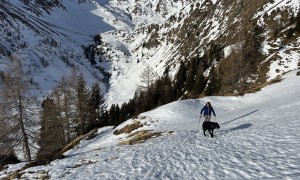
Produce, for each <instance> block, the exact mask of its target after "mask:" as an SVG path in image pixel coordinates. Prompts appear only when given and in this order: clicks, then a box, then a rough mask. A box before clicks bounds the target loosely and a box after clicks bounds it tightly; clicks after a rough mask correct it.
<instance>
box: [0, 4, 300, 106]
mask: <svg viewBox="0 0 300 180" xmlns="http://www.w3.org/2000/svg"><path fill="white" fill-rule="evenodd" d="M299 7H300V3H299V1H297V0H272V1H269V0H254V1H244V0H233V1H224V0H188V1H183V0H172V1H162V0H154V1H146V0H140V1H138V0H135V1H134V0H126V1H119V0H110V1H104V0H79V1H78V0H72V1H64V0H49V1H37V0H35V1H33V0H22V1H17V0H15V1H3V3H1V4H0V19H1V22H0V27H1V29H0V33H1V39H0V57H1V66H0V70H1V71H3V72H5V66H8V65H9V63H10V57H11V56H15V57H18V58H19V59H21V60H22V61H23V62H24V64H25V65H26V66H25V67H27V72H28V73H29V74H31V76H32V77H33V81H34V82H35V85H36V86H37V87H38V88H39V89H40V92H41V93H42V94H43V92H45V91H48V90H50V89H51V88H53V86H55V82H57V81H58V80H59V79H60V78H61V76H64V75H66V74H68V72H70V69H72V68H77V69H79V70H80V71H82V72H84V74H85V77H86V79H87V80H88V81H89V82H93V81H94V80H101V81H102V82H103V84H102V85H103V87H105V88H104V90H105V91H106V93H107V102H108V104H111V103H120V102H124V101H127V100H128V99H129V98H131V97H132V96H133V94H134V91H135V90H136V88H137V84H139V83H140V74H141V73H142V72H143V70H144V69H145V67H147V66H148V65H149V66H150V67H151V68H152V69H153V71H154V72H156V74H157V77H159V76H161V75H162V74H163V72H164V71H165V69H166V68H169V69H170V71H171V75H174V74H175V73H176V71H177V70H178V68H179V64H180V61H184V62H186V63H187V62H189V61H190V60H191V59H192V58H202V60H201V61H202V62H201V63H202V65H203V69H204V75H205V77H206V83H207V85H206V86H209V84H210V83H215V84H218V88H217V90H216V91H215V94H219V95H226V94H232V93H241V92H245V91H252V90H253V89H255V88H258V87H260V86H261V85H263V84H264V83H266V82H269V81H271V80H273V79H275V78H276V77H277V76H278V75H281V74H283V73H285V72H287V71H289V70H292V69H295V68H297V67H298V65H299V57H300V47H299V44H300V38H299V13H298V12H299ZM212 76H214V77H217V78H216V80H212V79H211V77H212ZM45 82H48V83H46V84H47V85H45Z"/></svg>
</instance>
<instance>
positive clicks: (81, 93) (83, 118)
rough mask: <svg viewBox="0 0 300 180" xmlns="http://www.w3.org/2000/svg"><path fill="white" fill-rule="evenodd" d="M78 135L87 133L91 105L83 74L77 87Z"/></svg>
mask: <svg viewBox="0 0 300 180" xmlns="http://www.w3.org/2000/svg"><path fill="white" fill-rule="evenodd" d="M76 94H77V98H78V99H77V113H78V116H77V125H78V126H77V133H78V134H84V133H86V131H87V126H88V122H87V119H88V113H89V111H88V110H89V109H88V103H89V101H88V100H89V90H88V89H87V86H86V82H85V80H84V76H83V74H82V73H81V74H80V75H79V78H78V82H77V87H76Z"/></svg>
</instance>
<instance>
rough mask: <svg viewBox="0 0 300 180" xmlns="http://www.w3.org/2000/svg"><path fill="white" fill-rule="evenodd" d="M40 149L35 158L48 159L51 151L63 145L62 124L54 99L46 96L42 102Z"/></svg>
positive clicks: (51, 153) (51, 155)
mask: <svg viewBox="0 0 300 180" xmlns="http://www.w3.org/2000/svg"><path fill="white" fill-rule="evenodd" d="M38 143H39V146H40V149H39V151H38V155H37V158H38V159H40V160H41V159H44V160H50V159H51V158H53V155H54V154H53V153H54V152H55V151H57V150H59V149H61V148H62V147H63V146H64V145H65V139H64V132H63V125H62V122H61V120H60V115H59V112H58V109H57V106H56V104H55V103H54V100H53V99H51V98H49V97H47V98H46V99H45V100H44V101H43V103H42V111H41V133H40V140H39V142H38Z"/></svg>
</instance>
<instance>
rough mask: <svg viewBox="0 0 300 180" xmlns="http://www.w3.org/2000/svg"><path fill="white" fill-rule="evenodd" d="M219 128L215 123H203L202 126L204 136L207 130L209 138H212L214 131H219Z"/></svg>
mask: <svg viewBox="0 0 300 180" xmlns="http://www.w3.org/2000/svg"><path fill="white" fill-rule="evenodd" d="M219 128H220V126H219V124H218V123H216V122H210V121H205V122H203V124H202V129H203V133H204V136H206V134H205V132H206V130H208V132H209V134H210V136H211V137H214V129H219Z"/></svg>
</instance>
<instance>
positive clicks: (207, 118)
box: [200, 102, 216, 121]
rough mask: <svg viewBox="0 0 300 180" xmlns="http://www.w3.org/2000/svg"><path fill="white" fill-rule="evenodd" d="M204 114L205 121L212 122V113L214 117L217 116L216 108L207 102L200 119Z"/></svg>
mask: <svg viewBox="0 0 300 180" xmlns="http://www.w3.org/2000/svg"><path fill="white" fill-rule="evenodd" d="M202 113H203V117H204V121H210V118H211V113H213V115H214V116H216V113H215V111H214V108H213V107H212V106H211V104H210V102H207V103H206V105H205V106H204V107H203V108H202V110H201V112H200V119H201V117H202Z"/></svg>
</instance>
